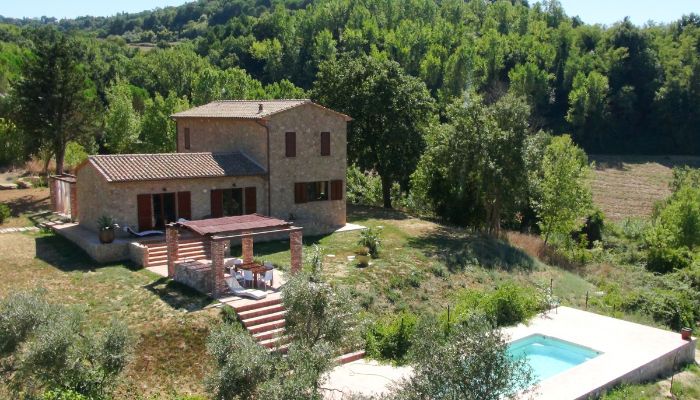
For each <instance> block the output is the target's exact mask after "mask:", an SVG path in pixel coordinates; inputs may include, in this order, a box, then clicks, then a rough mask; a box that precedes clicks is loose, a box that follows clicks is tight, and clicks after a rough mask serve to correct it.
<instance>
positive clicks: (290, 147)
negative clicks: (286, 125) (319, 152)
mask: <svg viewBox="0 0 700 400" xmlns="http://www.w3.org/2000/svg"><path fill="white" fill-rule="evenodd" d="M284 147H285V151H284V154H285V156H287V157H296V156H297V134H296V132H287V133H285V134H284Z"/></svg>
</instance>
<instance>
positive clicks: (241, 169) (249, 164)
mask: <svg viewBox="0 0 700 400" xmlns="http://www.w3.org/2000/svg"><path fill="white" fill-rule="evenodd" d="M88 160H89V162H90V163H91V164H92V165H93V166H94V167H95V168H96V169H97V170H98V171H99V172H100V173H101V174H102V175H103V176H104V177H105V179H106V180H107V182H130V181H146V180H161V179H183V178H208V177H221V176H247V175H264V174H265V169H264V168H263V167H261V166H260V165H259V164H257V163H256V162H255V161H253V160H252V159H251V158H250V157H248V156H247V155H245V154H243V153H241V152H232V153H162V154H114V155H96V156H90V157H88Z"/></svg>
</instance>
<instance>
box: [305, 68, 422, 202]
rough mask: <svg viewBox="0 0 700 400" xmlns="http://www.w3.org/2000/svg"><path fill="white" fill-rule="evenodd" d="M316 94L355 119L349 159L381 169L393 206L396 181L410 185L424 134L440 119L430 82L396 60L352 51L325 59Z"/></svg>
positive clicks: (384, 195)
mask: <svg viewBox="0 0 700 400" xmlns="http://www.w3.org/2000/svg"><path fill="white" fill-rule="evenodd" d="M312 97H313V98H314V99H315V100H316V101H318V102H320V103H321V104H323V105H325V106H328V107H330V108H333V109H335V110H337V111H340V112H343V113H346V114H348V115H350V116H351V117H353V118H354V120H353V122H352V125H351V126H350V132H349V135H348V156H349V158H350V160H349V161H350V162H354V163H356V164H357V165H358V166H359V167H360V168H362V169H364V170H372V169H374V170H376V171H377V172H378V173H379V175H380V176H381V178H382V199H383V204H384V207H387V208H390V207H391V186H392V184H393V182H399V184H400V185H401V186H402V188H407V186H408V182H409V177H410V175H411V173H412V172H413V169H414V166H415V160H417V159H418V158H419V157H420V154H421V153H422V151H423V148H424V146H425V141H424V138H423V133H424V131H425V129H426V128H427V127H428V126H429V125H430V124H431V122H432V121H433V119H434V116H433V112H434V101H433V99H432V98H431V97H430V94H429V93H428V90H427V89H426V87H425V84H424V83H423V82H421V81H420V80H418V79H417V78H414V77H411V76H408V75H406V74H404V72H403V71H402V69H401V67H400V66H399V64H398V63H396V62H394V61H389V60H385V59H377V58H374V57H371V56H360V57H355V58H351V57H347V56H346V57H343V58H341V59H339V60H337V61H333V60H331V61H326V62H324V63H323V64H321V67H320V70H319V73H318V76H317V81H316V83H315V84H314V87H313V90H312Z"/></svg>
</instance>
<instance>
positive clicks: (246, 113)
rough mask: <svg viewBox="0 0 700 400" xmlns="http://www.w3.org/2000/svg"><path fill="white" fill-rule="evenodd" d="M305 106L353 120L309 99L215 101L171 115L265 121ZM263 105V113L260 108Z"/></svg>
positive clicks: (174, 116) (175, 116)
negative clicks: (280, 113) (278, 114)
mask: <svg viewBox="0 0 700 400" xmlns="http://www.w3.org/2000/svg"><path fill="white" fill-rule="evenodd" d="M304 104H311V105H314V106H316V107H319V108H323V109H325V110H328V111H331V112H333V113H336V114H338V115H340V116H341V117H343V118H344V119H345V120H346V121H350V120H351V118H350V117H348V116H347V115H345V114H341V113H339V112H337V111H333V110H331V109H329V108H325V107H323V106H321V105H318V104H316V103H314V102H312V101H311V100H309V99H286V100H220V101H213V102H211V103H209V104H205V105H202V106H199V107H194V108H190V109H189V110H185V111H181V112H179V113H175V114H173V115H171V117H172V118H182V117H190V118H242V119H264V118H267V117H269V116H271V115H273V114H277V113H279V112H282V111H285V110H289V109H291V108H294V107H299V106H301V105H304ZM261 105H262V111H260V106H261Z"/></svg>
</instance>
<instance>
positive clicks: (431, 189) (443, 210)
mask: <svg viewBox="0 0 700 400" xmlns="http://www.w3.org/2000/svg"><path fill="white" fill-rule="evenodd" d="M447 118H448V122H447V123H446V124H444V125H442V126H439V127H435V128H434V129H433V130H432V131H431V133H430V134H429V135H428V148H427V150H426V152H425V153H424V154H423V156H422V157H421V159H420V161H419V162H418V168H417V170H416V172H415V173H414V175H413V177H412V182H413V187H414V190H415V195H416V196H418V197H419V198H421V199H422V200H423V201H424V202H426V203H427V204H430V205H431V206H432V208H433V210H434V211H435V212H436V213H437V214H438V215H440V216H442V217H444V218H446V219H447V220H449V221H451V222H454V223H458V224H463V225H471V226H475V227H478V228H486V230H487V231H488V232H490V233H492V234H495V235H498V234H499V233H500V225H501V220H502V216H503V214H504V213H505V212H508V211H513V210H514V209H515V208H516V206H517V205H518V203H520V202H523V200H522V194H523V191H524V189H525V187H526V179H527V176H526V174H525V168H524V167H525V165H524V160H523V152H524V146H525V140H526V138H527V137H528V136H529V126H528V122H527V121H528V119H529V108H528V106H527V104H526V103H525V101H524V99H523V98H520V97H516V96H514V95H512V94H509V95H507V96H505V97H503V98H502V99H501V100H499V101H498V102H496V103H495V104H493V105H492V106H490V107H487V106H486V105H484V104H483V102H482V100H481V98H480V97H478V96H476V95H474V94H465V96H464V98H463V99H462V100H461V101H458V102H454V103H453V104H452V105H451V106H450V107H448V109H447Z"/></svg>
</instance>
